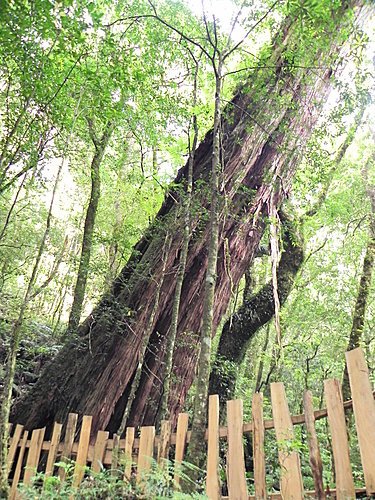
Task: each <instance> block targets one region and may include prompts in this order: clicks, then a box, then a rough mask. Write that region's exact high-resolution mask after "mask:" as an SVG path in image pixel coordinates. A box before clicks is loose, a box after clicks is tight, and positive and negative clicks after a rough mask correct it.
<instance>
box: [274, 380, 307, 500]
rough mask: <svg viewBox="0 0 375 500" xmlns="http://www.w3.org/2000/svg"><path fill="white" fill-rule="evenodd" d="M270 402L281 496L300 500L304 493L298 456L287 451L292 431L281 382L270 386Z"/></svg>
mask: <svg viewBox="0 0 375 500" xmlns="http://www.w3.org/2000/svg"><path fill="white" fill-rule="evenodd" d="M271 400H272V414H273V419H274V425H275V431H276V439H277V441H278V443H277V445H278V448H279V462H280V466H281V494H282V495H283V498H285V499H286V498H288V499H294V500H296V499H301V500H302V499H303V497H304V491H303V484H302V476H301V467H300V460H299V455H298V453H297V452H296V451H293V450H292V449H288V447H289V442H291V441H293V440H294V431H293V424H292V419H291V417H290V413H289V408H288V402H287V400H286V395H285V387H284V384H283V383H282V382H275V383H272V384H271Z"/></svg>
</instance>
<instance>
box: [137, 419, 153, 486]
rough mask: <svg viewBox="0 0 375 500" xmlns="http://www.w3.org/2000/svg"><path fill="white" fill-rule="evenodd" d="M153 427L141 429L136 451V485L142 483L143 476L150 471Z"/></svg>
mask: <svg viewBox="0 0 375 500" xmlns="http://www.w3.org/2000/svg"><path fill="white" fill-rule="evenodd" d="M154 441H155V427H153V426H148V427H141V435H140V438H139V450H138V468H137V484H140V485H141V484H142V482H144V475H145V473H147V472H148V471H149V470H150V469H151V464H152V459H153V456H154Z"/></svg>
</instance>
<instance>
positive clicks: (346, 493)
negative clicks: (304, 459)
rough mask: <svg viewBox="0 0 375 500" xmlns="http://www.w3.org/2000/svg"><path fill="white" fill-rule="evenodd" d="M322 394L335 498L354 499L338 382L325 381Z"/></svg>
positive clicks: (339, 499)
mask: <svg viewBox="0 0 375 500" xmlns="http://www.w3.org/2000/svg"><path fill="white" fill-rule="evenodd" d="M324 394H325V398H326V405H327V413H328V424H329V428H330V431H331V438H332V452H333V460H334V462H335V473H336V498H337V500H344V499H345V500H348V499H349V498H355V490H354V482H353V474H352V466H351V465H350V456H349V444H348V436H347V431H346V422H345V412H344V407H343V404H342V394H341V387H340V382H339V381H338V380H336V379H330V380H325V381H324Z"/></svg>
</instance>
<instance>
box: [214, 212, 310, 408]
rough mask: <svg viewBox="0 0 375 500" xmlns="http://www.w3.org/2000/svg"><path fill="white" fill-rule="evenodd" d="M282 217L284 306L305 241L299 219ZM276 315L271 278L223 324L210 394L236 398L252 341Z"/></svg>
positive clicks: (281, 289)
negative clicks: (242, 365)
mask: <svg viewBox="0 0 375 500" xmlns="http://www.w3.org/2000/svg"><path fill="white" fill-rule="evenodd" d="M280 219H281V221H282V227H283V232H284V238H283V241H284V251H283V253H282V255H281V259H280V263H279V267H278V273H277V284H278V294H279V300H280V305H281V306H282V305H283V304H284V302H285V301H286V299H287V298H288V295H289V293H290V292H291V290H292V288H293V285H294V280H295V277H296V274H297V273H298V271H299V269H300V268H301V265H302V263H303V242H302V235H301V233H300V230H299V228H298V222H296V221H295V220H293V218H292V217H291V216H290V215H287V214H286V213H285V212H284V211H281V212H280ZM274 314H275V301H274V296H273V283H272V280H270V281H269V282H268V283H266V284H265V285H264V286H263V287H262V288H261V289H260V290H259V291H258V292H257V293H255V294H254V295H252V296H251V297H250V298H247V299H245V300H244V302H243V304H242V306H241V307H240V308H239V309H238V311H237V312H236V313H234V314H233V316H232V317H231V318H230V320H228V321H227V322H226V323H225V324H224V327H223V331H222V334H221V337H220V342H219V346H218V349H217V355H216V360H215V363H214V365H213V367H212V372H211V377H210V394H219V397H220V401H221V403H224V402H225V401H227V400H229V399H233V398H234V393H235V388H236V379H237V375H238V370H239V368H240V366H241V363H242V361H243V360H244V358H245V355H246V352H247V348H248V346H249V343H250V341H251V340H252V338H253V337H254V335H255V334H256V332H257V331H258V330H259V328H261V327H262V326H264V325H265V324H266V323H268V322H269V321H270V320H271V319H272V318H273V316H274ZM224 367H225V368H224ZM223 368H224V369H223Z"/></svg>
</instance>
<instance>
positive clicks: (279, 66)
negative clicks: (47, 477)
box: [0, 0, 375, 472]
mask: <svg viewBox="0 0 375 500" xmlns="http://www.w3.org/2000/svg"><path fill="white" fill-rule="evenodd" d="M374 26H375V23H374V6H373V2H371V1H367V2H366V1H361V0H352V1H346V0H345V1H341V0H335V1H333V2H332V1H331V0H305V1H300V0H286V1H275V2H272V1H269V0H267V1H265V2H263V1H262V2H260V1H246V0H245V1H243V2H239V1H237V0H225V1H224V0H220V1H208V0H207V1H206V0H202V2H201V3H200V2H196V1H188V0H186V1H182V0H179V1H175V0H173V1H172V0H155V1H151V0H130V1H128V0H118V1H117V2H112V1H107V0H101V1H97V0H94V1H86V0H79V1H73V0H64V1H63V2H54V1H51V0H34V1H27V0H20V1H13V0H10V1H6V0H3V1H1V0H0V60H1V64H0V88H1V92H0V116H1V122H0V361H1V364H0V394H1V423H2V424H3V426H2V431H1V440H2V442H1V448H2V451H1V454H0V459H1V460H0V462H1V466H2V467H3V464H4V456H6V443H7V439H8V435H7V431H6V428H5V426H4V423H5V422H8V420H9V419H10V420H12V421H14V422H17V423H22V424H25V425H26V426H27V427H28V428H30V429H32V428H36V427H39V426H45V425H46V426H47V427H48V426H49V427H51V425H52V423H53V422H54V421H55V420H56V419H58V420H59V421H61V422H63V423H64V422H65V421H66V418H67V415H68V413H69V412H71V411H74V412H78V413H79V414H81V415H82V414H89V415H93V431H97V430H99V429H108V430H109V431H110V432H117V433H119V434H122V433H123V432H124V429H125V427H126V426H127V425H133V426H139V425H142V424H143V425H156V426H159V425H160V421H161V420H163V419H165V418H170V419H171V420H172V421H173V422H174V423H175V422H176V418H177V414H178V412H179V411H182V409H184V410H185V411H187V412H189V413H190V414H191V415H192V419H193V436H197V438H196V440H195V439H194V438H192V442H191V443H190V447H189V450H190V451H189V454H190V455H189V457H190V459H191V461H192V462H193V463H197V464H198V465H199V464H201V458H199V454H200V453H201V450H200V447H201V443H200V441H204V440H202V439H201V440H200V439H199V436H201V437H202V432H203V433H204V430H205V426H206V412H207V406H206V405H207V396H208V394H219V396H220V401H221V402H222V403H223V402H225V401H226V400H228V399H234V398H236V397H242V398H243V399H244V400H245V401H249V402H250V400H251V395H252V394H253V393H254V392H256V391H259V390H262V391H263V392H264V394H265V400H266V402H267V401H268V400H267V398H269V387H270V383H271V382H273V381H282V382H284V383H285V385H286V389H287V392H288V396H289V403H290V405H291V408H290V409H291V411H295V412H298V411H300V410H301V409H300V408H299V405H300V401H301V394H302V393H303V390H304V389H311V390H312V392H313V395H314V398H315V399H316V402H317V406H318V407H322V404H323V381H324V380H325V379H326V378H327V377H328V376H329V377H337V378H339V379H343V393H344V397H348V396H349V393H348V380H347V374H345V373H344V352H345V351H346V350H349V349H352V348H355V347H358V346H362V347H363V348H364V350H365V353H366V357H367V361H368V363H369V366H370V373H371V376H372V377H373V371H372V368H373V367H374V366H375V342H374V334H373V330H374V317H375V302H374V299H375V290H374V278H373V274H374V273H373V266H374V258H375V254H374V252H375V184H374V183H375V164H374V162H375V146H374V137H375V123H374V115H375V113H374V104H373V96H374V60H375V59H374V42H375V32H374ZM248 411H249V407H248V408H247V407H246V406H245V414H246V412H248ZM3 472H4V471H3Z"/></svg>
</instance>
